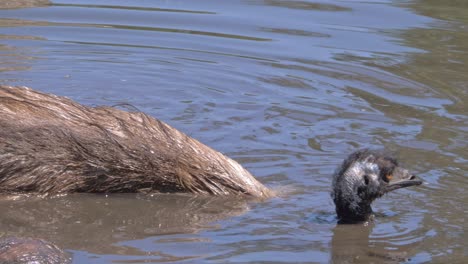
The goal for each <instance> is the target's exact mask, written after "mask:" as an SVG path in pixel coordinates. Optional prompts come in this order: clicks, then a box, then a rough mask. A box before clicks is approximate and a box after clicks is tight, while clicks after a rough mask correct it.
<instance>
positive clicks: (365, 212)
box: [331, 149, 423, 223]
mask: <svg viewBox="0 0 468 264" xmlns="http://www.w3.org/2000/svg"><path fill="white" fill-rule="evenodd" d="M422 183H423V181H422V180H421V179H419V178H418V177H416V176H415V175H413V174H411V173H410V172H409V171H408V170H406V169H404V168H402V167H400V166H399V165H398V161H397V160H396V159H394V158H393V157H391V156H388V155H386V154H385V153H384V152H379V151H372V150H368V149H363V150H359V151H356V152H354V153H352V154H351V155H349V156H348V158H347V159H346V160H344V161H343V164H342V165H341V166H340V167H339V168H338V170H337V171H336V172H335V174H334V176H333V183H332V192H331V196H332V199H333V202H334V203H335V209H336V214H337V216H338V219H339V223H355V222H362V221H366V220H368V219H369V217H370V216H371V215H372V208H371V203H372V202H373V201H374V200H375V199H377V198H379V197H381V196H382V195H384V194H386V193H388V192H391V191H394V190H397V189H400V188H405V187H409V186H414V185H420V184H422Z"/></svg>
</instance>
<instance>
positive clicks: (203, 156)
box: [0, 86, 422, 222]
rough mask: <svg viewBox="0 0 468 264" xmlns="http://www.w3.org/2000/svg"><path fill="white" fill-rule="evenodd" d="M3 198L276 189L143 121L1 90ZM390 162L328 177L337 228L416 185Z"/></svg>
mask: <svg viewBox="0 0 468 264" xmlns="http://www.w3.org/2000/svg"><path fill="white" fill-rule="evenodd" d="M0 128H1V129H0V193H24V192H34V193H39V194H60V193H72V192H94V193H112V192H146V193H151V192H187V193H197V194H215V195H227V194H245V195H250V196H254V197H260V198H267V197H272V196H274V193H273V191H271V190H270V189H268V188H267V187H265V186H264V185H263V184H261V183H260V182H258V181H257V180H256V179H255V178H254V177H253V176H252V175H251V174H250V173H249V172H248V171H247V170H245V169H244V168H243V167H242V166H241V165H240V164H238V163H237V162H235V161H234V160H232V159H230V158H228V157H226V156H224V155H223V154H221V153H219V152H217V151H215V150H213V149H211V148H209V147H207V146H206V145H204V144H202V143H200V142H199V141H197V140H195V139H193V138H191V137H189V136H187V135H185V134H183V133H181V132H179V131H178V130H176V129H175V128H173V127H171V126H169V125H167V124H166V123H164V122H162V121H159V120H157V119H155V118H152V117H150V116H148V115H146V114H144V113H140V112H134V113H129V112H125V111H121V110H118V109H115V108H112V107H87V106H83V105H81V104H78V103H76V102H74V101H72V100H70V99H68V98H65V97H60V96H55V95H50V94H45V93H41V92H38V91H34V90H32V89H29V88H26V87H11V86H0ZM421 183H422V181H421V180H419V179H418V178H417V177H415V176H413V175H411V174H409V173H408V171H407V170H404V169H402V168H400V167H398V164H397V162H396V160H395V159H393V158H390V157H386V156H385V155H382V154H381V153H378V152H373V151H369V150H361V151H358V152H355V153H353V154H351V155H350V156H349V157H348V158H347V159H346V160H345V161H344V162H343V164H342V166H341V167H340V169H339V170H338V171H337V172H336V173H335V176H334V179H333V192H332V197H333V200H334V202H335V205H336V212H337V214H338V217H339V219H340V221H342V222H346V221H348V222H353V221H365V220H366V219H368V218H369V216H370V215H371V213H372V209H371V207H370V204H371V203H372V201H373V200H375V199H376V198H378V197H380V196H382V195H383V194H384V193H386V192H389V191H392V190H395V189H398V188H403V187H407V186H412V185H418V184H421Z"/></svg>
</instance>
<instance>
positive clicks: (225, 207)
mask: <svg viewBox="0 0 468 264" xmlns="http://www.w3.org/2000/svg"><path fill="white" fill-rule="evenodd" d="M248 208H249V207H248V200H246V199H242V198H239V197H210V196H190V195H174V194H171V195H164V194H161V195H154V196H152V197H148V196H137V197H135V195H131V194H129V195H118V194H117V195H111V196H110V197H106V196H104V195H86V194H74V195H68V196H64V197H54V198H37V197H24V196H20V197H14V198H12V197H8V198H5V199H2V200H0V211H1V212H2V221H0V230H1V232H2V233H1V236H4V237H9V236H16V237H38V238H41V239H45V240H48V241H50V242H53V243H55V244H56V245H57V246H59V247H62V248H69V249H74V250H84V251H87V252H90V253H92V254H116V253H117V254H122V255H148V252H142V251H140V250H138V249H137V248H133V247H129V246H124V245H120V244H119V243H120V242H124V241H128V240H138V239H143V238H148V237H152V236H165V237H167V238H170V237H171V236H173V235H174V236H177V234H191V233H197V232H199V231H201V230H205V229H212V228H214V227H215V226H214V224H213V222H215V221H217V220H221V219H224V218H227V217H232V216H236V215H240V214H242V213H244V212H246V211H247V210H248Z"/></svg>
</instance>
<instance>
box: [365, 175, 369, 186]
mask: <svg viewBox="0 0 468 264" xmlns="http://www.w3.org/2000/svg"><path fill="white" fill-rule="evenodd" d="M364 183H365V184H366V185H369V176H367V175H364Z"/></svg>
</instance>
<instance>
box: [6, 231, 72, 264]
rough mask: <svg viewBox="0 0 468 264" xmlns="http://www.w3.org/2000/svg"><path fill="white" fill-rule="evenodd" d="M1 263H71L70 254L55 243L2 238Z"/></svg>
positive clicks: (40, 240)
mask: <svg viewBox="0 0 468 264" xmlns="http://www.w3.org/2000/svg"><path fill="white" fill-rule="evenodd" d="M0 263H16V264H21V263H43V264H67V263H71V258H70V256H69V255H68V254H67V253H66V252H65V251H63V250H61V249H60V248H58V247H57V246H55V245H54V244H51V243H49V242H47V241H45V240H42V239H35V238H19V237H9V238H0Z"/></svg>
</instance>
